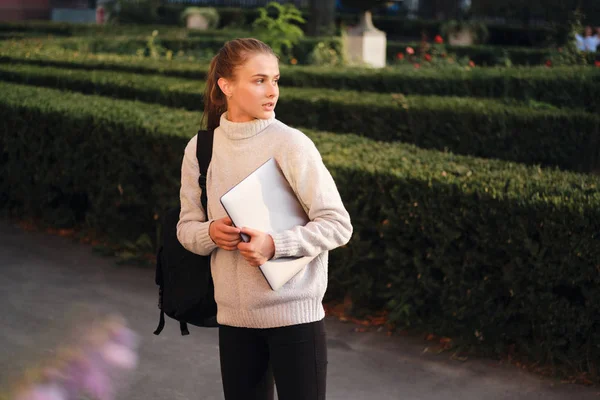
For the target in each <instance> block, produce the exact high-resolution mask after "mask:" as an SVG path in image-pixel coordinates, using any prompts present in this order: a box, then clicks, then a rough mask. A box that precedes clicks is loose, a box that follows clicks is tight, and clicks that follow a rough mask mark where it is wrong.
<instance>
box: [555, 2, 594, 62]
mask: <svg viewBox="0 0 600 400" xmlns="http://www.w3.org/2000/svg"><path fill="white" fill-rule="evenodd" d="M582 18H583V14H582V13H581V12H580V11H579V10H575V11H574V12H573V13H572V15H571V20H570V25H569V30H568V33H567V40H566V43H564V45H563V46H562V47H561V48H560V49H559V51H558V52H557V53H555V54H554V55H553V56H551V57H549V58H548V60H549V61H550V62H551V63H552V65H586V64H589V63H590V61H588V58H589V59H592V58H594V59H595V55H590V54H588V53H585V52H582V51H580V50H579V49H578V48H577V44H576V40H575V35H576V34H577V33H580V32H581V31H583V25H582V24H581V19H582Z"/></svg>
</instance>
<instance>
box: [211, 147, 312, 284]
mask: <svg viewBox="0 0 600 400" xmlns="http://www.w3.org/2000/svg"><path fill="white" fill-rule="evenodd" d="M221 204H222V205H223V208H224V209H225V211H226V212H227V214H228V215H229V218H231V220H232V221H233V224H234V225H235V226H237V227H247V228H252V229H256V230H259V231H262V232H266V233H275V232H281V231H284V230H287V229H291V228H293V227H295V226H298V225H301V226H304V225H306V224H307V223H308V222H309V219H308V216H307V215H306V212H305V211H304V208H303V207H302V204H300V201H298V198H297V197H296V194H295V193H294V190H293V189H292V188H291V186H290V184H289V183H288V181H287V180H286V178H285V176H284V175H283V172H281V170H280V169H279V166H278V165H277V162H276V161H275V159H273V158H270V159H269V160H267V162H265V163H264V164H263V165H261V166H260V167H259V168H257V169H256V170H255V171H254V172H252V173H251V174H250V175H249V176H247V177H246V178H244V179H243V180H242V181H241V182H240V183H238V184H237V185H235V186H234V187H233V188H231V189H230V190H229V191H228V192H227V193H225V194H224V195H223V196H222V197H221ZM242 240H244V241H245V242H247V241H248V240H249V238H248V237H247V235H244V234H242ZM314 258H315V257H294V258H291V257H290V258H279V259H276V260H270V261H267V262H266V263H265V264H263V265H261V266H260V270H261V271H262V273H263V275H264V276H265V279H266V280H267V282H268V283H269V285H270V286H271V289H273V290H278V289H279V288H281V287H282V286H283V285H285V284H286V283H287V282H288V281H289V280H290V279H291V278H293V277H294V276H295V275H296V274H297V273H298V272H300V271H301V270H302V269H303V268H304V267H305V266H306V265H307V264H308V263H309V262H310V261H312V260H313V259H314Z"/></svg>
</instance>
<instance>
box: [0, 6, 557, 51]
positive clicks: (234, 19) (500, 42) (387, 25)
mask: <svg viewBox="0 0 600 400" xmlns="http://www.w3.org/2000/svg"><path fill="white" fill-rule="evenodd" d="M185 7H186V6H185V5H183V6H182V5H165V6H162V7H160V11H159V14H160V15H159V17H158V18H157V19H156V23H155V24H154V25H146V24H140V25H134V24H124V25H104V26H102V25H101V26H98V25H96V24H69V23H62V22H50V21H28V22H2V23H0V31H4V32H34V33H37V34H40V33H41V34H48V33H50V34H54V35H60V36H81V35H90V34H97V33H111V31H112V32H115V31H116V32H121V33H130V34H131V33H139V32H145V31H147V30H148V29H158V30H165V29H169V30H173V31H175V30H177V29H183V25H182V23H181V21H180V19H179V15H180V13H181V12H182V11H183V10H184V9H185ZM218 11H219V15H220V21H219V28H221V29H223V28H229V27H233V28H234V29H236V28H240V29H249V28H250V26H251V25H252V22H253V21H254V20H255V19H256V18H257V17H258V12H257V11H256V9H241V8H219V9H218ZM304 15H305V17H307V18H310V15H309V14H308V13H306V12H305V13H304ZM358 19H359V16H358V15H356V14H338V15H337V16H336V22H337V25H340V24H343V25H345V26H348V25H355V24H357V23H358ZM373 23H374V25H375V26H376V27H377V28H379V29H381V30H383V31H384V32H386V34H387V37H388V40H405V39H407V38H413V39H420V38H421V35H422V34H423V33H425V34H426V35H427V36H428V37H429V39H430V40H431V39H432V38H433V37H434V36H435V35H437V34H439V33H440V26H441V24H442V22H440V21H439V20H426V19H415V20H411V19H406V18H404V17H396V16H384V15H374V16H373ZM303 27H304V26H303ZM487 27H488V31H489V40H488V44H490V45H492V46H525V47H545V46H548V45H554V44H556V43H563V42H564V41H565V40H566V32H564V29H563V28H561V27H523V26H517V25H514V24H488V25H487Z"/></svg>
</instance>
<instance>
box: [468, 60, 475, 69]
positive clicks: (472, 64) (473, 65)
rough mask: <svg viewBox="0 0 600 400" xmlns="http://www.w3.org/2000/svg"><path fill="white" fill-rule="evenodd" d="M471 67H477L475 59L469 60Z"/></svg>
mask: <svg viewBox="0 0 600 400" xmlns="http://www.w3.org/2000/svg"><path fill="white" fill-rule="evenodd" d="M469 67H471V68H473V67H475V63H474V62H473V60H471V61H469Z"/></svg>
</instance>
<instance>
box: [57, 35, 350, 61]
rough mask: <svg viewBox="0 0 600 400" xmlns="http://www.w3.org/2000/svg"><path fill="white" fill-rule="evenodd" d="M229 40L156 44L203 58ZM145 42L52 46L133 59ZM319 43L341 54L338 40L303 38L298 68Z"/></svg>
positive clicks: (80, 41) (78, 41) (77, 41)
mask: <svg viewBox="0 0 600 400" xmlns="http://www.w3.org/2000/svg"><path fill="white" fill-rule="evenodd" d="M229 39H230V37H227V36H207V37H193V38H187V39H179V38H173V37H161V38H158V39H157V40H156V43H157V44H160V45H161V46H163V47H164V48H166V49H167V50H171V51H173V52H174V53H177V52H178V51H183V52H186V53H189V52H192V53H194V52H201V53H202V54H205V53H207V54H209V55H211V54H214V53H216V52H217V51H219V49H220V48H221V47H223V45H224V44H225V42H226V41H227V40H229ZM147 41H148V39H147V38H144V37H138V38H131V37H128V36H115V37H112V38H107V37H90V38H66V39H56V40H55V41H54V43H56V44H57V45H59V46H61V47H63V48H65V49H68V50H77V51H85V52H92V53H113V54H129V55H134V54H135V53H136V51H137V50H138V49H141V48H145V47H146V44H147ZM322 41H326V42H327V43H330V45H331V47H332V48H333V49H334V50H335V51H336V52H337V53H338V54H341V53H342V41H341V38H339V37H330V38H313V37H305V38H302V39H300V41H299V43H298V44H297V45H295V46H294V49H293V51H292V53H293V56H294V57H295V58H296V59H297V62H298V63H299V64H308V63H309V61H310V53H311V52H312V51H313V49H314V48H315V46H316V45H317V44H319V43H320V42H322Z"/></svg>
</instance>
